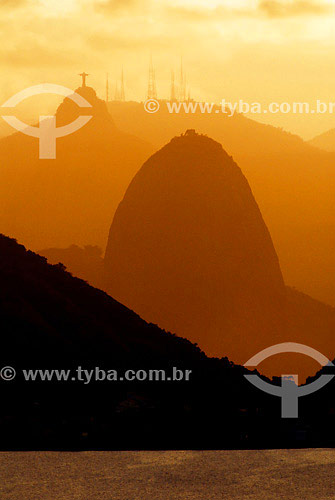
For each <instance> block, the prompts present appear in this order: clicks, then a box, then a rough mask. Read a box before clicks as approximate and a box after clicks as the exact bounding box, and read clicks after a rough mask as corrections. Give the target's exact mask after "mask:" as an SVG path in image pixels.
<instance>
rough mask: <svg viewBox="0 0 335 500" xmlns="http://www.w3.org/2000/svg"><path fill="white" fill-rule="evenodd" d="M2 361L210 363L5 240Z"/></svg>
mask: <svg viewBox="0 0 335 500" xmlns="http://www.w3.org/2000/svg"><path fill="white" fill-rule="evenodd" d="M0 255H1V259H0V281H1V284H2V286H1V297H0V299H1V300H0V318H1V333H2V345H1V347H2V348H1V356H0V357H1V360H2V362H3V363H5V364H4V365H2V366H5V365H6V363H7V364H10V363H14V365H15V366H19V365H21V363H22V362H23V363H25V364H26V366H28V367H29V366H30V367H34V366H35V365H36V363H37V366H47V367H49V368H50V361H56V362H58V363H59V364H61V363H64V361H72V360H79V361H83V360H85V359H86V360H92V359H99V360H105V361H108V362H109V363H113V362H116V361H117V362H118V363H119V362H122V361H126V362H127V363H128V366H130V364H131V363H132V362H135V361H136V362H137V361H138V360H140V361H141V362H148V361H153V362H159V361H160V360H161V361H162V360H165V361H167V360H168V361H172V360H173V359H180V360H182V359H183V357H184V356H186V358H188V359H189V360H190V361H191V360H192V359H193V360H200V359H203V358H204V355H203V353H201V352H200V350H199V348H197V347H196V346H194V345H192V344H191V343H190V342H189V341H188V340H186V339H182V338H178V337H176V336H175V335H173V334H171V333H167V332H164V331H162V330H161V329H159V328H158V327H156V326H154V325H149V324H147V323H146V322H145V321H143V320H142V319H141V318H140V317H139V316H138V315H137V314H135V313H134V312H132V311H130V310H129V309H127V308H126V307H125V306H123V305H121V304H120V303H118V302H117V301H116V300H114V299H113V298H112V297H110V296H108V295H107V294H106V293H104V292H102V291H101V290H98V289H96V288H93V287H91V286H89V285H88V284H87V283H85V282H84V281H82V280H80V279H78V278H75V277H73V276H72V275H71V274H70V273H68V272H66V271H65V268H64V266H63V265H62V264H58V265H51V264H48V263H47V261H46V259H45V258H44V257H41V256H39V255H37V254H35V253H33V252H31V251H27V250H26V249H25V247H24V246H23V245H19V244H18V243H17V242H16V241H15V240H13V239H10V238H8V237H5V236H3V235H0Z"/></svg>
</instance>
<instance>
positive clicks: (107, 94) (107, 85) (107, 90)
mask: <svg viewBox="0 0 335 500" xmlns="http://www.w3.org/2000/svg"><path fill="white" fill-rule="evenodd" d="M108 77H109V75H108V73H107V74H106V102H108V101H109V81H108Z"/></svg>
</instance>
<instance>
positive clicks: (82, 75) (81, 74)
mask: <svg viewBox="0 0 335 500" xmlns="http://www.w3.org/2000/svg"><path fill="white" fill-rule="evenodd" d="M79 76H81V77H82V79H83V83H82V87H86V77H87V76H89V74H88V73H85V71H84V73H79Z"/></svg>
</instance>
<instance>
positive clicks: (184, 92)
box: [179, 57, 186, 101]
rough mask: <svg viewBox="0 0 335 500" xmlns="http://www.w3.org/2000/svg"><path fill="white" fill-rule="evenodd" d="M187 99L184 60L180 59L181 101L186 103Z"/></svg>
mask: <svg viewBox="0 0 335 500" xmlns="http://www.w3.org/2000/svg"><path fill="white" fill-rule="evenodd" d="M185 98H186V78H185V76H184V68H183V58H182V57H181V59H180V82H179V100H180V101H185Z"/></svg>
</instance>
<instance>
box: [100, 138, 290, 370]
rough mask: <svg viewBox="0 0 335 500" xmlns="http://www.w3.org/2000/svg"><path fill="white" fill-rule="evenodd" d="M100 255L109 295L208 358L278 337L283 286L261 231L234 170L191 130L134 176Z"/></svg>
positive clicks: (217, 147)
mask: <svg viewBox="0 0 335 500" xmlns="http://www.w3.org/2000/svg"><path fill="white" fill-rule="evenodd" d="M105 261H106V271H107V275H108V283H107V289H108V291H109V292H110V293H111V294H112V296H113V297H115V298H116V299H117V300H119V301H121V302H122V303H124V304H125V305H127V306H129V307H130V308H132V309H133V310H135V311H136V312H137V313H139V314H140V315H141V316H142V317H143V318H144V319H146V320H148V321H151V322H153V323H156V324H158V325H159V326H161V327H163V328H165V329H167V330H170V331H173V332H176V333H177V334H178V335H181V336H185V337H187V338H188V339H190V340H192V341H195V342H197V343H199V345H200V347H202V348H203V349H204V350H205V351H206V352H207V353H208V354H210V355H217V356H222V355H228V356H229V357H230V359H232V360H233V361H236V362H242V361H243V360H244V361H246V360H247V359H248V357H246V356H248V355H249V354H254V353H255V352H257V349H259V350H260V348H264V347H266V346H267V345H268V339H269V336H270V335H271V339H272V341H273V340H276V338H279V337H280V332H281V331H282V314H281V312H282V306H283V303H284V301H285V295H286V292H285V286H284V282H283V278H282V274H281V270H280V266H279V262H278V258H277V255H276V252H275V249H274V246H273V243H272V240H271V237H270V234H269V231H268V229H267V227H266V225H265V223H264V221H263V218H262V215H261V213H260V210H259V208H258V205H257V203H256V201H255V199H254V197H253V194H252V192H251V189H250V187H249V184H248V182H247V180H246V178H245V177H244V175H243V174H242V172H241V170H240V168H239V167H238V166H237V164H236V163H235V162H234V161H233V159H232V158H231V157H230V156H229V155H228V154H227V153H226V152H225V151H224V149H223V148H222V146H221V144H219V143H218V142H216V141H214V140H213V139H210V138H209V137H207V136H204V135H199V134H197V133H196V132H195V131H194V130H188V131H186V133H185V134H182V135H181V136H179V137H175V138H174V139H172V140H171V141H170V142H169V143H168V144H167V145H166V146H164V147H163V148H162V149H161V150H160V151H158V152H157V153H155V154H154V155H153V156H151V158H149V160H148V161H146V162H145V163H144V165H143V166H142V168H141V169H140V171H139V172H138V173H137V174H136V176H135V178H134V179H133V181H132V182H131V184H130V186H129V188H128V190H127V192H126V194H125V196H124V199H123V201H122V202H121V203H120V205H119V207H118V209H117V211H116V214H115V216H114V220H113V223H112V226H111V230H110V235H109V241H108V246H107V251H106V258H105ZM273 343H275V342H273Z"/></svg>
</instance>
